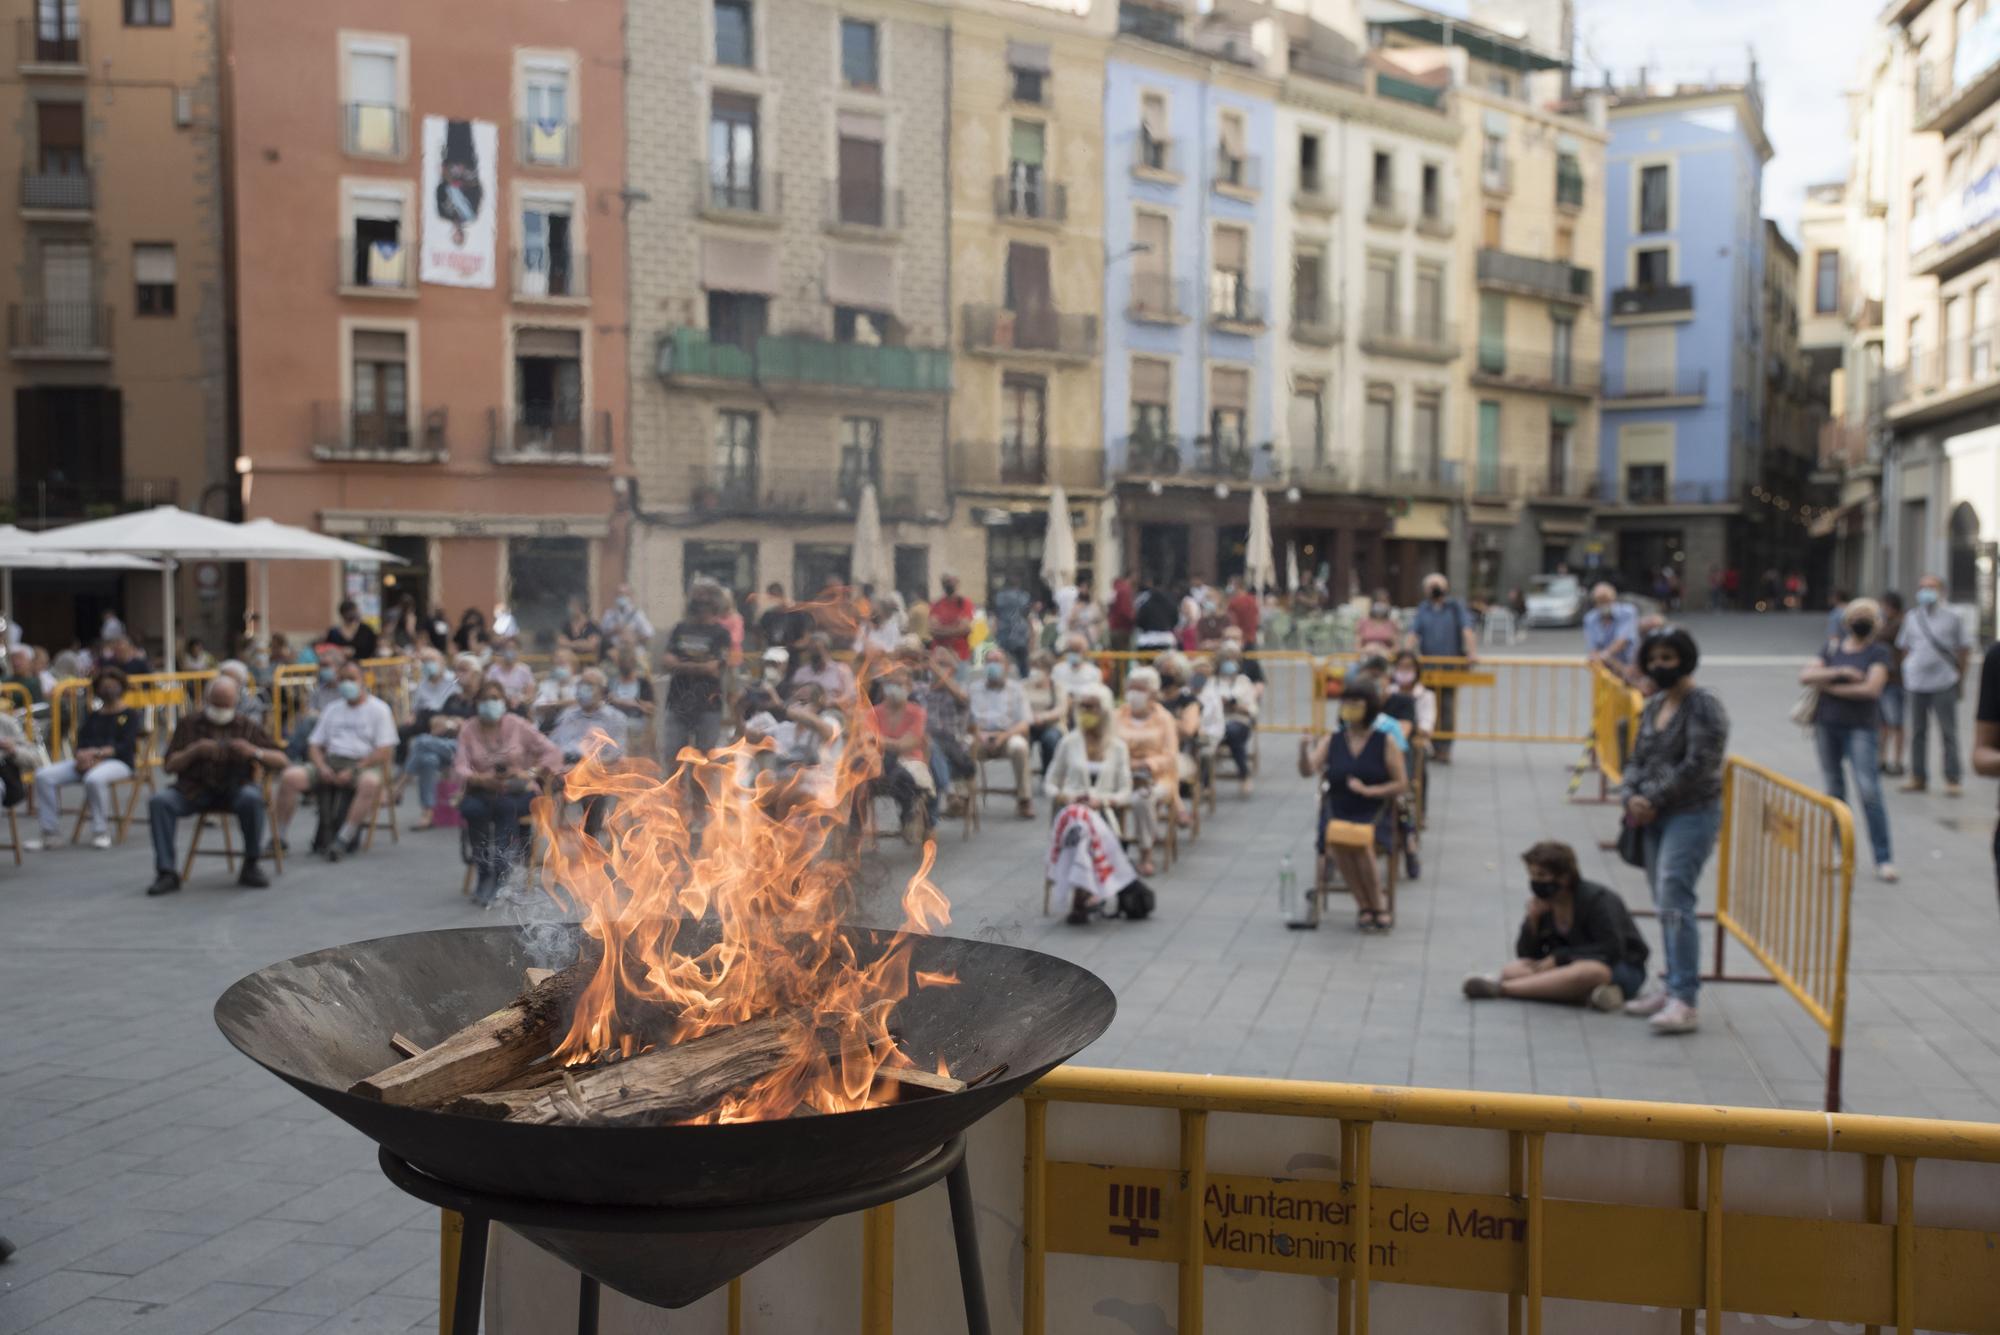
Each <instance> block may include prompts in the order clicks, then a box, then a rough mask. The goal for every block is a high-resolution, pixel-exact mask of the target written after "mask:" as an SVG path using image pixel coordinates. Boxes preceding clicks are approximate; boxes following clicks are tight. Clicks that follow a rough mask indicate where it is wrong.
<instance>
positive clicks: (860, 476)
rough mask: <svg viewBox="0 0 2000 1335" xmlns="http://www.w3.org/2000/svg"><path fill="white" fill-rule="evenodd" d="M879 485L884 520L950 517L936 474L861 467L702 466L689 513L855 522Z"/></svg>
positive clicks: (691, 482)
mask: <svg viewBox="0 0 2000 1335" xmlns="http://www.w3.org/2000/svg"><path fill="white" fill-rule="evenodd" d="M871 482H872V483H874V484H875V503H876V506H877V508H878V510H879V512H880V514H881V516H882V518H883V519H884V520H888V521H892V522H895V521H904V520H921V519H927V518H934V517H935V516H937V515H940V514H942V513H944V509H945V497H944V481H943V479H942V478H940V477H939V476H938V475H937V474H936V472H935V471H933V472H927V473H925V472H917V471H915V470H901V471H890V472H886V473H883V474H881V475H880V476H872V477H871V476H869V475H868V474H866V473H865V472H863V471H862V470H860V469H831V468H824V469H813V468H778V467H773V466H769V465H765V464H762V463H761V462H760V464H759V465H757V466H753V467H750V468H747V469H746V468H736V469H731V468H718V467H715V466H713V465H699V464H698V465H696V466H695V467H693V468H691V469H689V471H688V495H687V506H688V510H689V511H690V512H691V513H693V514H696V515H700V516H703V517H707V518H714V519H773V520H785V521H792V522H795V523H802V522H809V521H814V520H822V521H827V522H836V523H837V522H841V521H846V522H849V523H851V522H853V519H854V513H855V511H856V510H857V509H859V508H860V505H861V492H862V490H863V488H864V487H866V486H867V485H868V484H869V483H871Z"/></svg>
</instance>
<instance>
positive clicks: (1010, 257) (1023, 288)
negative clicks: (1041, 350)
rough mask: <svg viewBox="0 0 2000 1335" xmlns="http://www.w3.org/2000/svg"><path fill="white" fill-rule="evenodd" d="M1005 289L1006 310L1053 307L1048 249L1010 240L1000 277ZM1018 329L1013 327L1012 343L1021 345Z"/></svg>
mask: <svg viewBox="0 0 2000 1335" xmlns="http://www.w3.org/2000/svg"><path fill="white" fill-rule="evenodd" d="M1002 277H1003V279H1004V284H1005V289H1006V290H1005V291H1004V292H1003V293H1002V294H1001V296H1002V300H1003V301H1004V302H1005V304H1006V307H1007V309H1008V310H1010V311H1015V312H1017V313H1020V314H1024V315H1033V314H1036V313H1039V312H1044V311H1049V310H1052V309H1054V306H1055V296H1054V293H1053V292H1051V291H1050V288H1049V250H1048V247H1047V246H1035V245H1028V244H1026V243H1023V242H1020V241H1012V242H1009V243H1008V245H1007V272H1006V273H1005V274H1004V275H1003V276H1002ZM1021 335H1022V331H1021V329H1020V328H1019V326H1018V325H1017V326H1016V328H1015V346H1016V347H1025V346H1029V345H1026V344H1023V343H1022V342H1021V341H1020V339H1021Z"/></svg>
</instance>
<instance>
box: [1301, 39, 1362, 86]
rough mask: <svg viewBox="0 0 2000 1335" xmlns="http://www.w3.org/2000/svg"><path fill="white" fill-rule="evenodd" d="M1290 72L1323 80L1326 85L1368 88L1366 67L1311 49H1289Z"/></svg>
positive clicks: (1304, 47) (1360, 63) (1303, 47)
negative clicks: (1335, 84) (1334, 84)
mask: <svg viewBox="0 0 2000 1335" xmlns="http://www.w3.org/2000/svg"><path fill="white" fill-rule="evenodd" d="M1290 65H1291V72H1292V73H1294V74H1303V75H1305V76H1306V77H1307V78H1311V79H1324V80H1326V81H1327V82H1328V83H1338V84H1344V85H1346V86H1347V87H1349V88H1366V87H1367V86H1368V66H1367V65H1365V64H1363V63H1362V62H1361V61H1358V60H1343V59H1341V58H1340V57H1338V56H1330V55H1326V54H1323V53H1321V52H1318V51H1315V50H1313V49H1312V48H1311V47H1306V46H1295V47H1293V48H1292V49H1291V61H1290Z"/></svg>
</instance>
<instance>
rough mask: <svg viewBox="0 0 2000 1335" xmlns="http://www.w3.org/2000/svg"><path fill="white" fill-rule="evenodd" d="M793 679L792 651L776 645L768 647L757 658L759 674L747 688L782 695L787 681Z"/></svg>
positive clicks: (775, 695)
mask: <svg viewBox="0 0 2000 1335" xmlns="http://www.w3.org/2000/svg"><path fill="white" fill-rule="evenodd" d="M791 679H792V653H791V650H789V649H782V648H779V647H778V646H776V645H773V646H772V647H771V648H769V649H766V650H765V651H764V652H763V654H762V655H761V656H760V657H759V658H758V660H757V676H756V677H755V678H754V679H753V680H752V681H751V682H750V685H749V687H748V688H747V689H749V690H756V689H759V688H761V689H763V690H765V691H767V692H769V693H770V694H771V695H772V696H774V697H777V696H782V695H783V694H784V691H785V683H787V682H789V681H790V680H791Z"/></svg>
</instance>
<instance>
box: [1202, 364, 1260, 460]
mask: <svg viewBox="0 0 2000 1335" xmlns="http://www.w3.org/2000/svg"><path fill="white" fill-rule="evenodd" d="M1249 420H1250V372H1249V370H1248V369H1247V368H1245V367H1241V366H1217V367H1213V368H1211V369H1210V370H1209V373H1208V462H1209V465H1210V468H1211V470H1212V471H1214V472H1217V473H1231V474H1234V475H1236V476H1239V477H1241V476H1244V475H1246V474H1248V473H1249V471H1250V440H1249V431H1248V423H1249Z"/></svg>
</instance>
